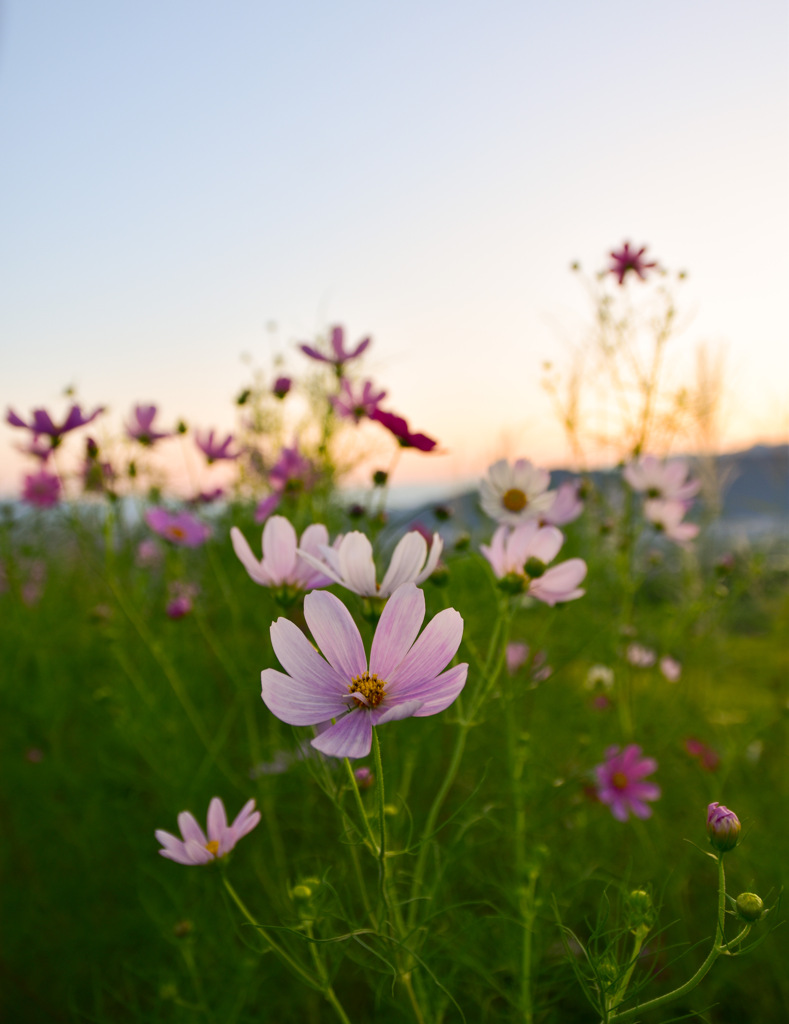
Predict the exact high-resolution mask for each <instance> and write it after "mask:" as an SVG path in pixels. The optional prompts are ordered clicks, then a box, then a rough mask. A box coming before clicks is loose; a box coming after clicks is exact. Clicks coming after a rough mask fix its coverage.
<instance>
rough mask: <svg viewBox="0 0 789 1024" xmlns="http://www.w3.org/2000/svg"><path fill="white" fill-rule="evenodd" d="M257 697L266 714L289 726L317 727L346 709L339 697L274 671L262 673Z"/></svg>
mask: <svg viewBox="0 0 789 1024" xmlns="http://www.w3.org/2000/svg"><path fill="white" fill-rule="evenodd" d="M260 695H261V697H262V698H263V703H264V704H265V705H266V707H267V708H268V709H269V711H271V712H272V714H275V715H276V716H277V718H279V719H281V720H282V721H283V722H287V723H288V725H317V724H318V723H319V722H325V721H326V720H327V719H329V718H334V717H335V716H336V715H340V714H342V713H343V711H345V709H346V707H347V704H346V703H345V702H344V701H343V700H342V699H340V697H338V696H336V695H334V694H326V693H320V692H316V690H315V687H314V685H311V684H310V683H305V682H302V681H301V680H298V679H293V678H292V677H291V676H286V675H285V674H284V672H278V671H277V670H276V669H274V668H266V669H264V670H263V671H262V672H261V674H260Z"/></svg>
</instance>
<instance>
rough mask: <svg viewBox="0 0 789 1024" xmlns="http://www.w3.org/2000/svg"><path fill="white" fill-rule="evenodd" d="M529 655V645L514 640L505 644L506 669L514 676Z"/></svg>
mask: <svg viewBox="0 0 789 1024" xmlns="http://www.w3.org/2000/svg"><path fill="white" fill-rule="evenodd" d="M528 657H529V645H528V644H524V643H521V642H520V641H518V640H516V641H513V642H512V643H511V644H507V671H508V672H509V674H510V675H511V676H514V675H515V673H516V672H517V671H518V669H519V668H520V667H521V665H525V664H526V660H527V658H528Z"/></svg>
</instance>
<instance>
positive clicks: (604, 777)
mask: <svg viewBox="0 0 789 1024" xmlns="http://www.w3.org/2000/svg"><path fill="white" fill-rule="evenodd" d="M656 769H657V761H656V760H655V759H654V758H653V757H642V756H641V747H638V746H636V745H635V743H631V744H630V746H629V747H625V749H624V750H623V751H622V752H621V754H620V752H619V747H609V748H608V750H606V752H605V761H604V762H603V763H602V764H599V765H598V766H597V767H596V768H595V770H594V771H595V776H596V777H597V795H598V797H599V798H600V800H601V802H602V803H604V804H608V805H609V807H610V808H611V813H612V814H613V816H614V817H615V818H616V820H617V821H626V820H627V818H628V815H629V814H635V816H636V817H637V818H648V817H649V816H650V815H651V814H652V809H651V808H650V807H648V806H647V805H646V804H645V803H644V801H645V800H657V799H658V797H659V796H660V787H659V786H656V785H655V783H654V782H644V781H643V779H644V777H645V776H647V775H651V774H652V772H654V771H655V770H656Z"/></svg>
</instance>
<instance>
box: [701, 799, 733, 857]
mask: <svg viewBox="0 0 789 1024" xmlns="http://www.w3.org/2000/svg"><path fill="white" fill-rule="evenodd" d="M740 828H741V825H740V819H739V818H738V817H737V815H736V814H735V813H734V811H730V810H729V808H728V807H724V806H723V804H719V803H717V802H716V803H712V804H708V805H707V835H708V836H709V837H710V842H711V843H712V845H713V846H714V847H715V849H716V850H718V852H719V853H728V851H729V850H733V849H734V847H735V846H736V845H737V840H738V839H739V836H740Z"/></svg>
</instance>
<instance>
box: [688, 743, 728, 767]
mask: <svg viewBox="0 0 789 1024" xmlns="http://www.w3.org/2000/svg"><path fill="white" fill-rule="evenodd" d="M685 750H686V751H687V752H688V754H689V755H690V756H691V757H695V758H696V759H697V760H698V762H699V764H700V765H701V767H702V768H704V770H705V771H708V772H714V771H716V770H717V768H718V766H719V765H720V763H721V759H720V754H718V752H717V751H716V750H713V748H712V747H710V746H708V745H707V744H706V743H704V742H703V741H702V740H699V739H696V738H695V737H694V736H688V738H687V739H686V740H685Z"/></svg>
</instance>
